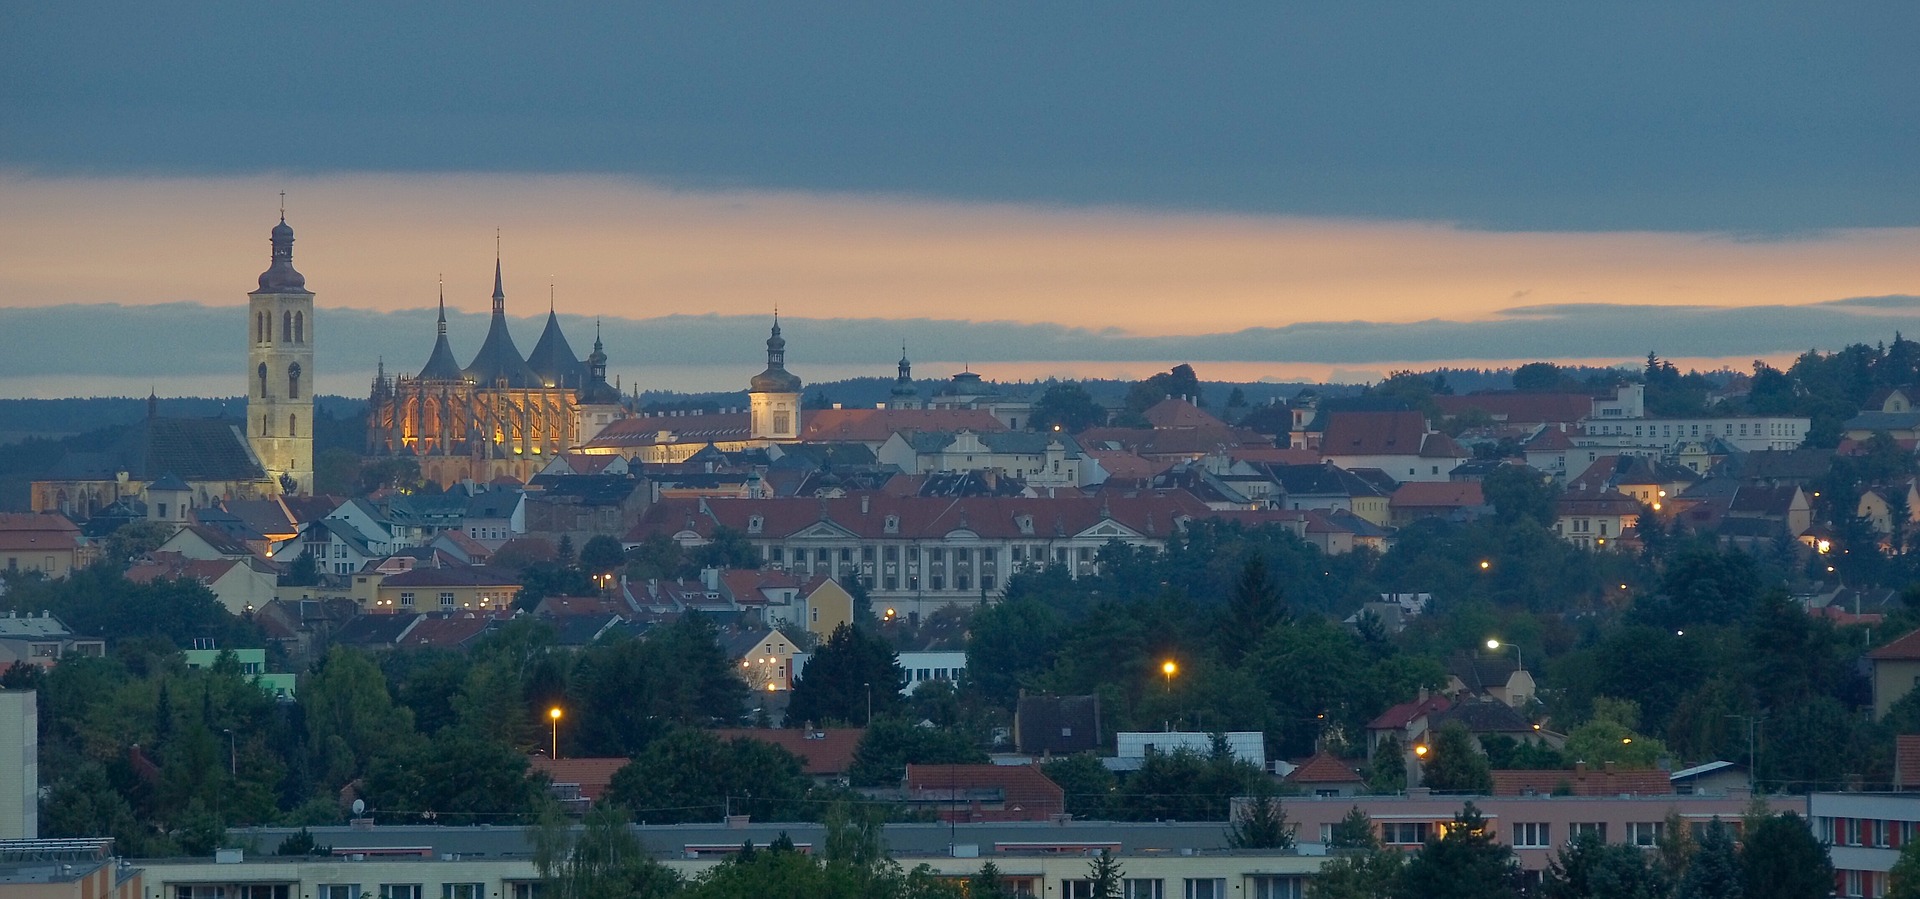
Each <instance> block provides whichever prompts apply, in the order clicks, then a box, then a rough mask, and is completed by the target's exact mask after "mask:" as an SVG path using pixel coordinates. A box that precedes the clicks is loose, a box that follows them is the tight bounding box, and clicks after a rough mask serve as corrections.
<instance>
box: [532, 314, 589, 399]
mask: <svg viewBox="0 0 1920 899" xmlns="http://www.w3.org/2000/svg"><path fill="white" fill-rule="evenodd" d="M527 367H528V368H531V369H533V372H534V374H537V375H539V376H540V380H541V382H542V383H545V384H551V385H553V386H555V387H573V388H579V387H581V386H582V385H584V384H585V383H586V367H585V366H583V365H581V364H580V358H579V357H577V356H575V355H574V354H573V347H572V346H571V345H569V344H568V343H567V335H565V334H563V333H561V331H560V318H559V316H557V315H555V314H554V313H553V306H552V304H551V303H549V304H548V306H547V328H546V330H544V331H541V332H540V339H539V340H538V341H537V342H535V343H534V345H533V352H531V353H528V354H527Z"/></svg>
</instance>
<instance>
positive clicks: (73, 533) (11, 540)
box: [0, 512, 80, 552]
mask: <svg viewBox="0 0 1920 899" xmlns="http://www.w3.org/2000/svg"><path fill="white" fill-rule="evenodd" d="M79 545H80V528H79V527H78V526H76V525H75V524H74V523H73V522H71V521H68V520H67V517H66V516H65V515H60V514H56V513H51V512H48V513H40V514H35V513H32V512H0V550H14V551H18V552H41V551H46V550H56V551H65V550H71V549H74V548H75V547H77V546H79Z"/></svg>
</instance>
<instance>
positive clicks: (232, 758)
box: [220, 727, 240, 778]
mask: <svg viewBox="0 0 1920 899" xmlns="http://www.w3.org/2000/svg"><path fill="white" fill-rule="evenodd" d="M220 732H221V733H224V734H226V735H227V776H228V777H233V778H238V777H239V776H240V757H239V756H238V755H237V754H235V752H234V749H233V729H232V728H230V727H223V728H221V729H220Z"/></svg>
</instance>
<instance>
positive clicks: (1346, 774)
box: [1286, 749, 1366, 784]
mask: <svg viewBox="0 0 1920 899" xmlns="http://www.w3.org/2000/svg"><path fill="white" fill-rule="evenodd" d="M1365 780H1366V778H1364V777H1361V776H1360V770H1359V769H1358V768H1355V767H1354V766H1353V765H1352V763H1350V762H1347V761H1346V760H1344V759H1342V758H1340V757H1339V756H1337V755H1334V754H1333V753H1330V752H1328V751H1326V750H1324V749H1322V750H1320V751H1319V752H1317V753H1314V755H1313V758H1310V759H1307V760H1306V761H1304V762H1301V763H1300V764H1299V767H1296V768H1294V769H1293V773H1291V774H1288V775H1287V776H1286V781H1287V783H1296V784H1346V783H1360V782H1362V781H1365Z"/></svg>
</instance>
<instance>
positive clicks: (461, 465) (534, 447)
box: [367, 259, 626, 484]
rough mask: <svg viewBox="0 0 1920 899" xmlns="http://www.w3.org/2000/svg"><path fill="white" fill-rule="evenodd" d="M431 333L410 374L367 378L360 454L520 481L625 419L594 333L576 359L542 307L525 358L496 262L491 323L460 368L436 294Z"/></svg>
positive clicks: (444, 480)
mask: <svg viewBox="0 0 1920 899" xmlns="http://www.w3.org/2000/svg"><path fill="white" fill-rule="evenodd" d="M439 332H440V333H439V336H438V337H437V339H436V340H435V341H434V344H433V351H432V352H431V353H429V354H428V356H427V364H426V365H425V366H424V367H422V368H421V369H420V373H419V374H418V375H415V376H413V377H407V376H405V375H396V376H392V377H389V376H388V375H387V373H386V371H385V368H384V366H383V367H382V370H381V371H380V373H379V374H378V375H376V376H375V377H374V380H373V391H372V395H371V396H370V397H369V400H368V410H367V454H368V455H370V456H412V457H414V458H416V459H418V460H419V462H420V473H421V476H422V477H424V478H427V479H429V480H433V481H437V482H439V483H441V484H450V483H453V482H455V481H459V480H462V479H467V478H471V479H473V480H476V481H489V480H492V479H494V478H497V477H501V476H508V477H512V478H514V479H516V480H520V481H526V480H528V479H529V478H531V477H533V475H534V474H536V473H538V472H539V471H540V469H542V468H544V467H545V466H546V464H547V463H548V462H550V461H552V459H553V457H554V456H555V455H556V454H558V453H562V452H565V451H567V450H568V449H570V448H572V447H574V446H576V445H578V444H579V443H581V442H582V441H584V440H586V439H589V438H591V437H592V436H593V435H594V434H595V433H597V432H598V431H599V430H600V429H601V428H603V427H605V426H606V425H607V424H609V423H611V422H612V421H614V420H616V419H619V418H622V417H625V415H626V410H625V407H623V406H622V405H621V403H620V393H619V391H618V390H616V389H615V388H614V387H613V386H612V385H611V384H608V383H607V355H606V352H605V351H604V350H603V349H602V347H601V344H600V338H599V335H598V334H596V335H595V336H594V341H593V353H592V354H590V355H589V356H587V360H586V362H584V363H582V362H581V361H580V359H579V358H578V357H576V356H575V355H574V353H573V347H572V346H571V345H570V344H568V343H567V337H566V335H565V334H563V333H561V331H560V320H559V317H558V316H557V315H555V314H554V311H553V310H552V309H551V308H549V309H548V310H547V326H546V330H545V331H543V332H541V334H540V339H539V341H537V342H536V343H535V344H534V346H533V352H532V353H531V354H529V355H527V356H525V357H522V356H521V355H520V350H519V349H518V348H517V347H515V346H514V343H513V336H512V335H511V334H509V333H508V332H507V296H506V290H505V289H504V285H503V283H502V279H501V274H500V262H499V260H497V259H496V260H494V266H493V319H492V321H491V323H490V324H489V325H488V328H487V337H486V340H485V341H483V342H482V343H481V344H480V351H479V352H478V353H476V354H475V355H474V357H473V361H472V362H471V363H469V364H468V365H467V366H465V367H464V368H463V367H461V365H460V364H459V362H458V361H456V360H455V358H454V355H453V348H452V346H451V345H449V344H448V342H447V302H446V296H445V295H444V293H443V294H442V296H441V297H440V321H439Z"/></svg>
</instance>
